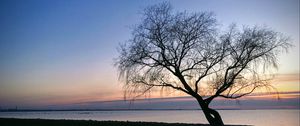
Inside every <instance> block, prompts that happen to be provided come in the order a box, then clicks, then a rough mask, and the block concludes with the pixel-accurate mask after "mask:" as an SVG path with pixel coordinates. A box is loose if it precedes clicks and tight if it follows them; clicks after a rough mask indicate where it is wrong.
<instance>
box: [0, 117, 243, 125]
mask: <svg viewBox="0 0 300 126" xmlns="http://www.w3.org/2000/svg"><path fill="white" fill-rule="evenodd" d="M0 125H1V126H209V125H208V124H184V123H158V122H128V121H93V120H48V119H5V118H0ZM228 126H229V125H228ZM235 126H238V125H235Z"/></svg>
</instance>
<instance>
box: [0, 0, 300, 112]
mask: <svg viewBox="0 0 300 126" xmlns="http://www.w3.org/2000/svg"><path fill="white" fill-rule="evenodd" d="M160 2H162V1H158V0H151V1H146V0H130V1H124V0H88V1H85V0H1V1H0V18H1V20H0V107H3V108H5V107H13V106H30V105H32V106H33V105H53V104H64V103H74V102H86V101H103V100H117V99H122V98H123V94H122V84H121V82H118V77H117V70H116V68H115V67H114V66H113V63H114V62H113V59H114V58H116V57H117V55H118V52H117V49H116V48H117V46H118V44H119V43H122V42H125V41H126V40H128V39H130V33H131V30H132V29H131V28H132V26H133V25H134V24H137V23H139V22H140V21H141V19H140V18H141V11H142V10H143V8H145V7H147V6H149V5H153V4H156V3H160ZM170 3H171V4H172V5H173V7H174V9H175V11H183V10H187V11H188V12H199V11H212V12H214V13H215V14H216V18H217V20H218V21H219V24H221V25H220V27H222V28H226V27H227V26H228V25H230V24H231V23H236V24H237V25H239V26H242V25H247V26H254V25H266V26H268V27H271V28H272V29H274V30H275V31H279V32H282V33H284V34H285V35H287V36H290V37H291V38H292V44H293V48H292V49H290V51H289V53H287V54H284V55H281V56H280V57H279V64H280V66H279V69H278V74H279V76H278V77H277V79H275V80H274V84H275V86H276V87H278V90H279V91H283V92H289V91H299V90H300V89H299V0H221V1H219V0H206V1H204V0H197V1H196V0H189V1H184V0H174V1H170Z"/></svg>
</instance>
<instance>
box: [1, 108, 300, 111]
mask: <svg viewBox="0 0 300 126" xmlns="http://www.w3.org/2000/svg"><path fill="white" fill-rule="evenodd" d="M299 109H300V108H298V109H297V108H295V109H291V108H276V109H274V108H270V109H268V108H265V109H216V110H299ZM193 110H201V109H2V110H0V112H48V111H49V112H51V111H193Z"/></svg>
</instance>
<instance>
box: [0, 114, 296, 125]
mask: <svg viewBox="0 0 300 126" xmlns="http://www.w3.org/2000/svg"><path fill="white" fill-rule="evenodd" d="M219 112H220V114H221V116H222V117H223V119H224V122H225V123H226V124H247V125H255V126H299V113H300V110H219ZM0 117H7V118H42V119H81V120H119V121H127V120H129V121H150V122H180V123H208V122H207V121H206V119H205V117H204V115H203V113H202V112H201V111H200V110H178V111H177V110H176V111H175V110H174V111H168V110H166V111H161V110H159V111H51V112H0Z"/></svg>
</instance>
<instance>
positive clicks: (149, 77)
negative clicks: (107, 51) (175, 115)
mask: <svg viewBox="0 0 300 126" xmlns="http://www.w3.org/2000/svg"><path fill="white" fill-rule="evenodd" d="M143 15H144V17H143V21H142V22H141V24H139V25H137V26H136V27H135V29H134V31H133V33H132V39H131V40H129V42H128V43H126V44H123V45H121V46H120V56H119V58H118V60H117V62H116V65H117V66H118V69H119V72H120V77H121V78H123V79H124V81H125V86H124V88H125V92H126V94H125V95H126V96H136V95H138V94H144V93H146V92H150V91H151V90H157V89H163V90H164V89H174V90H177V91H181V92H184V93H186V94H188V95H191V96H192V97H194V98H195V99H196V100H197V101H198V103H199V105H200V107H201V109H202V110H203V112H204V114H205V116H206V118H207V120H208V122H209V123H210V124H211V125H213V126H222V125H224V124H223V121H222V118H221V116H220V115H219V113H218V112H217V111H216V110H214V109H212V108H210V107H209V104H210V103H211V101H212V100H213V99H215V98H217V97H223V98H229V99H237V98H240V97H242V96H245V95H248V94H250V93H252V92H253V91H254V90H255V89H258V88H261V87H271V85H270V84H269V83H268V78H265V77H264V76H262V75H264V72H263V71H262V69H267V68H274V67H275V68H276V67H277V57H278V54H280V53H281V52H282V50H286V49H288V47H289V44H288V43H287V42H288V39H287V38H286V37H283V36H282V35H281V34H280V33H277V32H274V31H272V30H270V29H268V28H265V27H253V28H249V27H244V28H243V29H242V30H238V29H237V28H235V26H231V27H230V28H229V30H228V31H227V32H225V33H222V34H221V33H220V32H218V31H217V30H218V29H217V21H216V19H215V17H214V15H213V14H212V13H208V12H201V13H187V12H179V13H173V12H172V9H171V6H170V4H168V3H162V4H158V5H154V6H150V7H148V8H146V9H145V11H144V13H143Z"/></svg>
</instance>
